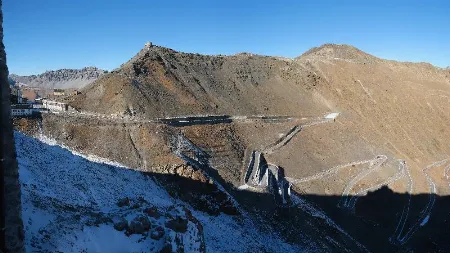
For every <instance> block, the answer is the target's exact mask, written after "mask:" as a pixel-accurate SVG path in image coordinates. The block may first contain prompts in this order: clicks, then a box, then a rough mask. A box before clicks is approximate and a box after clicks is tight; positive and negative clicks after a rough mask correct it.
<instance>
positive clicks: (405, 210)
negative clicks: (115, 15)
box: [24, 43, 450, 252]
mask: <svg viewBox="0 0 450 253" xmlns="http://www.w3.org/2000/svg"><path fill="white" fill-rule="evenodd" d="M66 102H67V103H69V105H70V106H71V107H72V108H74V110H73V111H72V112H67V113H58V114H56V113H55V114H52V113H49V114H45V115H42V119H41V121H40V123H39V131H40V134H42V135H45V136H49V137H51V138H53V139H54V140H55V141H56V142H57V143H58V144H59V145H63V146H65V147H68V148H70V149H72V150H75V151H76V152H80V153H81V154H84V155H95V156H98V157H104V158H107V159H109V160H111V161H116V162H119V163H120V164H123V165H125V166H127V167H129V168H132V169H135V170H138V171H142V172H143V173H150V174H152V175H154V177H155V178H160V177H163V178H164V179H163V180H162V182H163V183H162V185H164V186H165V187H168V188H169V192H170V193H171V194H172V196H176V197H177V198H179V199H181V200H183V201H186V202H187V203H189V204H190V205H191V206H192V207H193V208H195V209H196V210H203V211H205V212H209V213H212V214H214V215H234V216H235V217H251V219H252V220H253V221H255V224H256V225H255V226H256V227H258V229H261V231H267V232H268V233H274V234H277V235H278V234H279V235H280V237H281V238H282V240H284V241H285V242H287V243H289V244H292V245H299V246H300V247H305V248H308V247H306V245H308V243H309V242H311V241H313V242H314V243H315V245H316V246H317V245H319V246H317V247H316V246H314V247H313V248H308V249H310V250H312V251H319V252H320V251H323V252H330V251H336V252H342V251H351V252H366V251H375V252H391V251H409V250H416V251H423V250H425V249H428V248H429V247H433V248H434V249H435V250H436V251H439V250H441V251H448V250H450V244H449V243H448V242H447V239H446V237H445V235H446V232H445V231H448V229H449V228H450V223H449V222H448V221H447V218H446V217H448V215H450V213H449V211H448V208H447V205H446V204H445V201H442V200H444V196H446V195H449V194H450V187H449V185H450V184H449V183H450V182H449V176H448V172H449V171H450V71H449V69H443V68H438V67H435V66H433V65H431V64H428V63H409V62H397V61H391V60H385V59H381V58H378V57H376V56H373V55H370V54H367V53H365V52H363V51H361V50H359V49H357V48H355V47H352V46H349V45H336V44H325V45H322V46H320V47H316V48H313V49H311V50H309V51H307V52H305V53H304V54H302V55H301V56H299V57H296V58H292V59H291V58H283V57H274V56H262V55H255V54H250V53H242V54H236V55H230V56H223V55H200V54H194V53H183V52H177V51H175V50H172V49H169V48H165V47H160V46H155V45H152V44H150V43H148V44H146V46H144V48H143V49H142V50H140V51H139V52H138V53H137V54H136V55H135V56H134V57H132V58H131V59H130V60H129V61H128V62H126V63H124V64H123V65H121V67H120V68H118V69H115V70H113V71H111V72H109V73H105V74H104V75H101V76H99V77H98V79H97V80H95V81H94V82H92V83H91V84H89V85H87V86H85V87H84V88H83V89H82V90H81V93H80V94H78V95H74V96H71V97H68V98H66ZM24 131H25V130H24ZM161 175H163V176H161ZM205 178H207V180H206V179H205ZM185 179H188V180H189V182H190V183H189V184H184V183H182V182H184V181H183V180H185ZM208 180H209V181H208ZM206 181H208V182H210V183H213V184H215V185H217V189H220V191H219V192H225V193H227V196H230V198H231V199H232V200H233V201H232V202H233V203H235V204H237V205H239V206H240V207H241V208H242V209H240V210H244V211H241V212H236V209H235V208H233V205H230V204H229V203H228V202H227V201H224V199H227V198H223V197H217V196H218V195H217V194H218V191H217V190H216V189H214V190H205V189H206V188H202V187H200V186H199V185H201V183H200V182H203V183H204V182H206ZM195 182H198V184H196V183H195ZM186 185H187V186H186ZM183 186H184V187H183ZM199 192H201V195H202V196H203V197H195V196H194V195H195V194H196V193H199ZM219 195H220V194H219ZM211 198H213V199H214V198H215V199H217V198H218V199H220V201H219V204H217V207H214V208H213V207H211V206H209V205H208V203H210V201H211ZM214 203H215V202H214ZM205 206H206V209H205ZM243 213H245V214H243ZM206 233H207V231H206ZM205 236H208V235H205ZM206 245H208V242H206ZM224 251H226V250H224ZM247 251H250V252H252V250H251V249H247ZM268 251H271V249H268Z"/></svg>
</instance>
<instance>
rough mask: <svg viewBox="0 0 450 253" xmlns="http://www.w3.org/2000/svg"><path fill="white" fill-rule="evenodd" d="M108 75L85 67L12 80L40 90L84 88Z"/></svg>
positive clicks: (102, 71)
mask: <svg viewBox="0 0 450 253" xmlns="http://www.w3.org/2000/svg"><path fill="white" fill-rule="evenodd" d="M105 73H106V71H105V70H102V69H99V68H97V67H92V66H90V67H84V68H82V69H58V70H50V71H46V72H44V73H42V74H39V75H30V76H19V75H15V74H11V75H10V76H9V77H10V79H11V80H13V81H15V82H19V83H24V84H27V85H28V86H31V87H40V88H47V89H53V88H60V89H65V88H83V87H84V86H86V85H88V84H90V83H92V82H94V81H95V80H97V79H98V78H99V77H101V76H102V75H104V74H105Z"/></svg>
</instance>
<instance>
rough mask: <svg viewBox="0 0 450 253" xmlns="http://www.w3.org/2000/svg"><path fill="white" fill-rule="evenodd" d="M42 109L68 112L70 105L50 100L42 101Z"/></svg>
mask: <svg viewBox="0 0 450 253" xmlns="http://www.w3.org/2000/svg"><path fill="white" fill-rule="evenodd" d="M41 102H42V107H43V108H45V109H48V110H50V111H67V110H69V105H68V104H66V103H62V102H57V101H53V100H48V99H42V100H41Z"/></svg>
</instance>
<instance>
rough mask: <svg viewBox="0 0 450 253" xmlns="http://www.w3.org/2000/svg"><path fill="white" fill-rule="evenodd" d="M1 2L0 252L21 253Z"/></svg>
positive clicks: (17, 172) (18, 196)
mask: <svg viewBox="0 0 450 253" xmlns="http://www.w3.org/2000/svg"><path fill="white" fill-rule="evenodd" d="M1 7H2V0H0V198H1V206H0V252H2V253H9V252H18V253H22V252H24V232H23V223H22V205H21V201H20V194H21V193H20V184H19V169H18V166H17V160H16V151H15V146H14V135H13V126H12V121H11V105H10V92H11V91H10V87H9V82H8V67H7V65H6V52H5V46H4V44H3V12H2V10H1Z"/></svg>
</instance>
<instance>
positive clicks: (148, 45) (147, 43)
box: [145, 41, 153, 49]
mask: <svg viewBox="0 0 450 253" xmlns="http://www.w3.org/2000/svg"><path fill="white" fill-rule="evenodd" d="M152 46H153V44H152V43H151V42H150V41H147V42H146V43H145V48H147V49H149V48H151V47H152Z"/></svg>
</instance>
